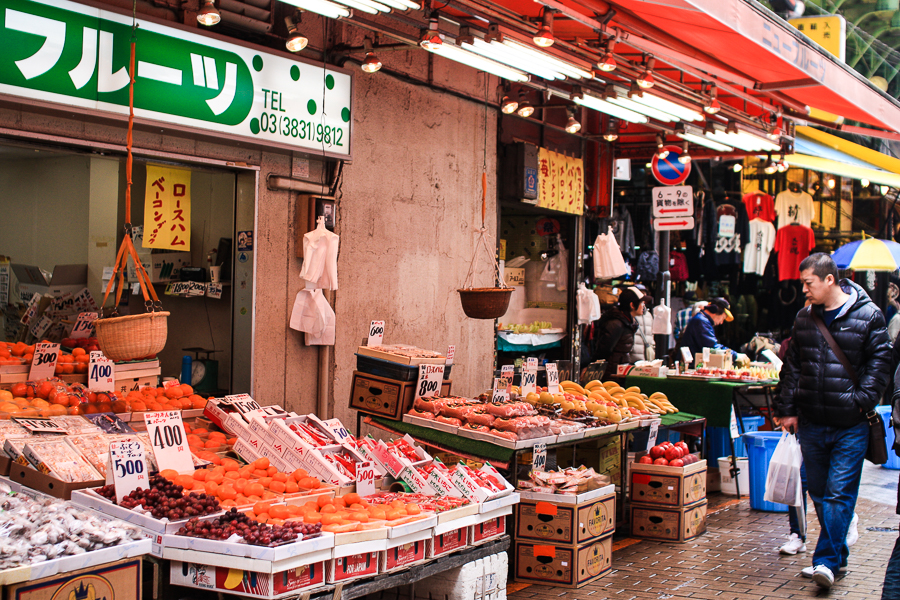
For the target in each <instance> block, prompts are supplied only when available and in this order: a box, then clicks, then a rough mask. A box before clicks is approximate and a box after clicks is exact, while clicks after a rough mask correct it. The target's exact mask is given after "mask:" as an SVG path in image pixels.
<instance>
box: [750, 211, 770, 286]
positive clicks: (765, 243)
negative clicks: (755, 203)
mask: <svg viewBox="0 0 900 600" xmlns="http://www.w3.org/2000/svg"><path fill="white" fill-rule="evenodd" d="M774 246H775V226H774V225H772V224H771V223H769V222H768V221H765V220H763V219H753V220H752V221H750V241H749V242H748V243H747V245H746V246H744V273H756V274H757V275H762V274H763V272H764V271H765V270H766V263H767V262H769V254H770V253H771V252H772V248H773V247H774Z"/></svg>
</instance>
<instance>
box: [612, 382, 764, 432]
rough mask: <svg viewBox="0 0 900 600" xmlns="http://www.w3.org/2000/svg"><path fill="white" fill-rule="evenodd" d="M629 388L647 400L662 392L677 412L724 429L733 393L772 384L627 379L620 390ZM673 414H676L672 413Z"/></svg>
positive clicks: (727, 423)
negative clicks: (697, 417)
mask: <svg viewBox="0 0 900 600" xmlns="http://www.w3.org/2000/svg"><path fill="white" fill-rule="evenodd" d="M633 385H636V386H638V387H639V388H641V392H642V393H644V394H647V395H648V396H649V395H650V394H652V393H653V392H662V393H663V394H665V395H666V397H667V398H668V399H669V401H670V402H671V403H672V404H674V405H675V406H676V407H678V410H681V411H688V412H691V413H693V414H697V415H703V416H704V417H706V424H707V425H708V426H710V427H728V426H729V425H730V424H731V406H732V402H733V401H734V393H735V390H738V389H740V388H747V387H751V386H760V385H769V386H771V387H774V386H775V384H750V383H743V382H737V381H703V380H700V379H670V378H666V377H638V376H627V377H625V383H624V384H622V387H624V388H629V387H631V386H633ZM676 414H677V413H676Z"/></svg>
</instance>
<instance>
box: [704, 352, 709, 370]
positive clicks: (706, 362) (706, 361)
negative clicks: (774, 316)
mask: <svg viewBox="0 0 900 600" xmlns="http://www.w3.org/2000/svg"><path fill="white" fill-rule="evenodd" d="M707 365H709V348H704V349H703V366H704V367H705V366H707Z"/></svg>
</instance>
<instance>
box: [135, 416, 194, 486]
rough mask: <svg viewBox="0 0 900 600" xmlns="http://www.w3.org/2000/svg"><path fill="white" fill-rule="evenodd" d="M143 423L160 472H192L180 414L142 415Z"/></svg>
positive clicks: (191, 462)
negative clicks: (166, 470)
mask: <svg viewBox="0 0 900 600" xmlns="http://www.w3.org/2000/svg"><path fill="white" fill-rule="evenodd" d="M144 422H145V423H146V424H147V434H148V435H149V436H150V444H151V445H152V448H153V455H154V456H155V457H156V464H157V465H159V470H160V471H162V470H164V469H174V470H176V471H178V472H179V473H186V472H190V471H193V470H194V461H193V459H192V458H191V452H190V450H188V446H187V434H186V433H185V431H184V422H183V421H182V420H181V413H180V412H178V411H162V412H152V413H144Z"/></svg>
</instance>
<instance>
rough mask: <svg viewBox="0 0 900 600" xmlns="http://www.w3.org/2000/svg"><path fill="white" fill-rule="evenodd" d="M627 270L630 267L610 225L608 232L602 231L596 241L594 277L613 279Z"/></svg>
mask: <svg viewBox="0 0 900 600" xmlns="http://www.w3.org/2000/svg"><path fill="white" fill-rule="evenodd" d="M627 272H628V267H627V266H626V265H625V259H624V258H622V251H621V250H620V249H619V244H618V242H616V236H615V235H614V234H613V232H612V227H610V228H609V229H608V231H607V233H601V234H600V235H598V236H597V239H596V240H595V241H594V277H596V278H597V279H613V278H614V277H621V276H622V275H625V273H627Z"/></svg>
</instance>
